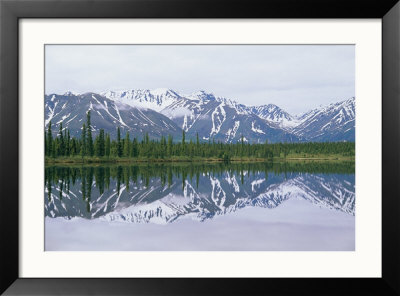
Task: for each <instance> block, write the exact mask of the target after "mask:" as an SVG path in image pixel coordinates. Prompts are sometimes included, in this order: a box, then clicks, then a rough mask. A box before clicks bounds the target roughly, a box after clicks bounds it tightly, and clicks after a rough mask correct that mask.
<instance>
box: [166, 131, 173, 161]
mask: <svg viewBox="0 0 400 296" xmlns="http://www.w3.org/2000/svg"><path fill="white" fill-rule="evenodd" d="M167 155H168V157H170V156H171V155H172V136H171V135H168V143H167Z"/></svg>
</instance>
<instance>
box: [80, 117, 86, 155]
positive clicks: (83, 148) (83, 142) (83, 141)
mask: <svg viewBox="0 0 400 296" xmlns="http://www.w3.org/2000/svg"><path fill="white" fill-rule="evenodd" d="M86 148H87V145H86V125H85V124H83V125H82V134H81V151H80V154H81V156H82V157H84V156H86V155H87V153H86Z"/></svg>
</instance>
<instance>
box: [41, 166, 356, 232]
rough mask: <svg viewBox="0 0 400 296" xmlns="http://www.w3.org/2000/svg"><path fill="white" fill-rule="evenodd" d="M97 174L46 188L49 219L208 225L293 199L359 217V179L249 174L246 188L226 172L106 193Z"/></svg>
mask: <svg viewBox="0 0 400 296" xmlns="http://www.w3.org/2000/svg"><path fill="white" fill-rule="evenodd" d="M77 170H78V169H77ZM94 173H95V176H96V178H95V180H94V179H93V175H92V176H91V177H90V175H89V174H86V175H85V176H86V177H85V178H86V179H85V184H81V182H76V183H75V184H74V183H72V182H69V181H68V184H69V185H68V186H67V185H66V183H67V180H66V179H64V180H57V182H56V183H53V184H51V185H50V186H46V192H45V215H46V216H49V217H65V218H68V219H70V218H73V217H83V218H88V219H94V218H101V219H105V220H108V221H121V222H130V223H157V224H166V223H171V222H174V221H176V220H180V219H186V218H189V219H193V220H197V221H205V220H208V219H212V218H214V217H216V216H218V215H225V214H229V213H231V212H235V211H238V210H240V209H242V208H245V207H263V208H270V209H272V208H276V207H278V206H279V205H280V204H282V203H283V202H285V201H286V200H288V199H291V198H299V199H304V200H307V201H309V202H311V203H313V204H314V205H316V206H318V207H324V208H329V209H332V210H337V211H341V212H345V213H347V214H350V215H354V214H355V190H354V175H336V174H309V173H286V174H279V175H277V174H275V173H272V172H271V173H268V174H267V175H266V174H265V173H264V172H255V173H252V176H251V178H250V176H247V174H246V173H247V172H243V174H244V175H245V176H244V177H245V178H246V182H243V176H241V173H239V172H236V173H235V172H229V171H225V172H223V173H221V174H219V175H218V176H213V174H212V173H202V174H200V175H199V176H198V177H197V181H195V180H193V181H191V180H190V179H186V180H182V179H181V178H180V177H177V176H176V175H175V176H173V177H171V182H170V184H169V185H168V184H165V183H163V182H162V180H160V178H159V177H154V178H150V180H149V181H147V182H146V181H145V180H143V178H138V180H137V181H136V182H133V181H130V182H126V181H125V183H120V181H117V180H115V179H113V180H111V182H110V185H109V187H108V188H104V187H106V186H104V183H103V185H101V182H102V181H101V178H100V177H99V175H101V174H99V172H97V175H96V172H94ZM121 173H122V172H121ZM78 174H79V173H78ZM92 174H93V172H92ZM249 178H250V179H249ZM68 180H69V179H68ZM63 184H64V185H63ZM119 184H120V185H119ZM128 185H129V186H128ZM101 186H103V188H101ZM82 188H83V189H84V190H85V191H83V189H82ZM89 189H90V192H91V193H89ZM90 194H91V195H90Z"/></svg>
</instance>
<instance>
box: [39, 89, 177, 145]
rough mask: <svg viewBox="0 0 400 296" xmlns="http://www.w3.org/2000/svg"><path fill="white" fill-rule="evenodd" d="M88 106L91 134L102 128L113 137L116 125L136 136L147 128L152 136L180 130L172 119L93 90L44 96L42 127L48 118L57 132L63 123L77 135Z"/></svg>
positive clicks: (122, 131)
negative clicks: (77, 93) (109, 97)
mask: <svg viewBox="0 0 400 296" xmlns="http://www.w3.org/2000/svg"><path fill="white" fill-rule="evenodd" d="M89 110H90V111H91V112H90V114H91V124H92V128H93V133H94V134H96V133H97V132H98V131H99V130H100V129H104V130H105V132H107V133H109V134H110V135H111V136H112V137H115V136H116V129H117V127H118V126H119V127H120V129H121V133H122V135H124V134H125V132H130V133H133V134H134V135H136V136H139V137H141V136H142V135H143V134H144V133H146V132H147V133H149V136H150V137H151V138H159V137H160V136H161V135H168V134H171V135H176V136H178V135H180V133H181V129H180V128H179V127H178V126H177V125H176V124H175V123H174V122H173V121H171V120H170V119H169V118H167V117H165V116H164V115H162V114H160V113H158V112H156V111H154V110H151V109H142V108H135V107H132V106H129V105H126V104H124V103H122V102H119V101H113V100H110V99H107V98H106V97H103V96H101V95H99V94H95V93H85V94H82V95H75V94H73V93H70V92H68V93H65V94H64V95H56V94H52V95H48V96H45V113H46V114H45V127H46V128H47V126H48V124H49V122H50V121H51V122H52V130H53V133H54V134H56V133H57V132H58V129H59V125H60V123H62V124H63V128H68V129H69V130H70V132H71V136H74V137H80V135H81V128H82V124H83V123H85V122H86V113H87V112H88V111H89Z"/></svg>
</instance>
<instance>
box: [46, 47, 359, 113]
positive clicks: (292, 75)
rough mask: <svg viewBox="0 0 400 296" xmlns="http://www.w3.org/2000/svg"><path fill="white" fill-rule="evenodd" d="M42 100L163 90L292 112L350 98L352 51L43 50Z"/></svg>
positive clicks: (262, 48) (207, 48)
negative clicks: (72, 94)
mask: <svg viewBox="0 0 400 296" xmlns="http://www.w3.org/2000/svg"><path fill="white" fill-rule="evenodd" d="M45 60H46V62H45V71H46V72H45V76H46V77H45V80H46V85H45V87H46V90H45V91H46V94H50V93H58V94H61V93H64V92H66V91H68V90H71V91H75V92H79V93H82V92H88V91H92V92H101V91H105V90H126V89H155V88H170V89H173V90H175V91H177V92H179V93H181V94H189V93H193V92H196V91H198V90H205V91H207V92H211V93H213V94H214V95H216V96H223V97H227V98H230V99H234V100H236V101H238V102H240V103H243V104H246V105H262V104H268V103H273V104H276V105H278V106H280V107H281V108H283V109H284V110H286V111H288V112H289V113H291V114H298V113H302V112H305V111H308V110H310V109H312V108H315V107H318V106H319V105H326V104H329V103H332V102H337V101H341V100H345V99H348V98H350V97H352V96H354V95H355V51H354V46H352V45H212V46H211V45H47V46H46V49H45Z"/></svg>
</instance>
